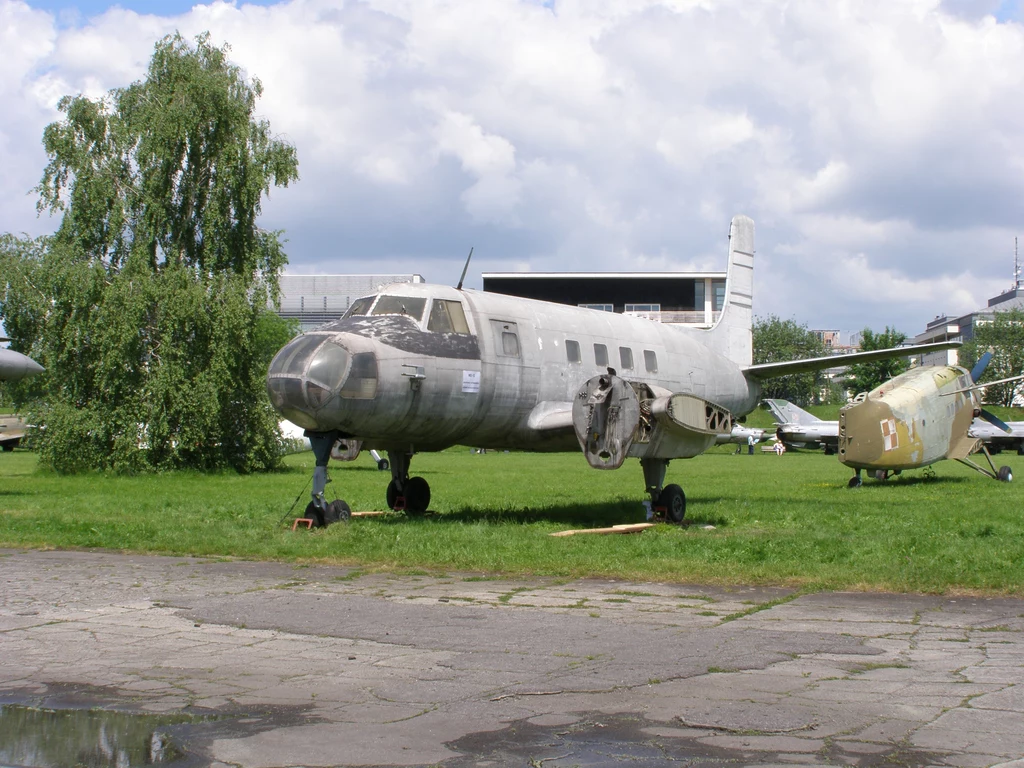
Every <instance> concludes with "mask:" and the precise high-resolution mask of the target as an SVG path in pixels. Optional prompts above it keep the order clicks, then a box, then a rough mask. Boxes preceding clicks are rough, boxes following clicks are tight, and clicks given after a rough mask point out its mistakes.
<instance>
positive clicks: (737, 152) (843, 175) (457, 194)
mask: <svg viewBox="0 0 1024 768" xmlns="http://www.w3.org/2000/svg"><path fill="white" fill-rule="evenodd" d="M175 30H178V31H180V32H181V33H182V34H183V35H185V36H186V37H194V36H195V35H197V34H199V33H201V32H203V31H209V32H210V34H211V38H212V40H213V41H214V42H215V43H217V44H220V43H228V44H229V45H230V47H231V53H230V56H231V58H232V60H233V61H234V62H235V63H237V64H239V65H240V66H242V67H243V68H244V70H245V71H246V72H247V73H248V74H249V75H250V76H254V77H258V78H259V79H260V81H261V82H262V84H263V87H264V93H263V97H262V99H261V100H260V101H259V103H258V105H257V114H258V116H259V117H263V118H266V119H267V120H269V121H270V124H271V126H272V129H273V131H274V132H275V133H276V134H277V135H278V136H279V137H280V138H283V139H285V140H287V141H289V142H291V143H292V144H294V145H295V147H296V149H297V152H298V156H299V173H300V176H301V178H300V181H299V182H297V183H296V184H294V185H292V186H289V187H288V188H275V189H273V190H272V192H271V194H270V196H269V198H268V199H266V200H265V201H264V204H263V215H262V217H261V220H260V221H261V225H262V226H264V227H266V228H268V229H280V230H284V237H285V238H286V240H287V243H286V251H287V253H288V256H289V262H290V263H289V267H288V271H289V272H291V273H293V274H310V273H320V274H336V273H376V274H381V273H399V274H402V273H419V274H422V275H423V276H424V277H425V278H426V279H427V280H428V281H430V282H438V283H447V284H455V283H456V282H457V281H458V279H459V275H460V273H461V270H462V266H463V262H464V260H465V255H466V253H467V252H468V251H469V249H470V247H471V246H472V247H473V248H474V256H473V264H472V265H471V267H470V274H469V276H467V280H466V285H467V286H468V287H479V286H480V283H481V281H480V273H481V272H485V271H535V272H545V271H588V270H593V271H616V272H621V271H632V272H650V271H673V270H679V271H690V270H715V271H721V270H724V269H725V260H726V252H727V235H728V231H729V221H730V219H731V217H732V216H733V215H734V214H738V213H742V214H746V215H748V216H750V217H752V218H753V219H754V221H755V225H756V236H755V243H756V260H755V276H754V279H755V297H754V311H755V314H756V315H758V316H761V317H765V316H767V315H769V314H775V315H778V316H780V317H782V318H784V319H794V320H796V321H797V322H799V323H801V324H805V325H807V326H808V327H810V328H831V329H839V330H857V329H860V328H864V327H865V326H867V327H871V328H873V329H875V330H881V329H882V328H884V327H885V326H887V325H891V326H894V327H896V328H897V329H898V330H901V331H903V332H904V333H906V334H908V335H909V336H911V337H912V336H913V335H915V334H916V333H919V332H921V331H923V330H924V326H925V324H926V323H927V322H928V321H929V320H931V319H932V318H934V317H935V316H936V315H939V314H949V315H956V314H961V313H966V312H969V311H971V310H974V309H976V308H979V307H982V306H985V304H986V303H987V299H988V298H990V297H991V296H994V295H996V294H998V293H1001V292H1002V291H1005V290H1007V289H1009V288H1010V287H1011V285H1012V279H1013V277H1012V271H1013V259H1014V238H1015V237H1017V236H1018V235H1022V236H1024V227H1022V225H1024V215H1022V214H1024V101H1022V99H1021V96H1022V93H1024V90H1022V85H1024V10H1022V2H1021V0H547V2H541V1H540V0H472V1H471V2H469V1H466V0H279V1H278V2H272V1H271V0H265V1H264V2H243V1H242V0H239V1H238V2H223V1H222V0H219V1H218V2H196V3H191V2H187V1H180V0H155V1H154V2H131V1H129V0H124V1H123V2H120V3H109V2H102V1H100V0H90V1H89V2H84V1H78V2H76V1H75V0H46V1H44V0H30V1H29V2H25V1H24V0H0V51H3V57H2V59H0V232H14V233H16V234H22V233H24V234H29V235H39V234H45V233H48V232H52V231H53V230H54V229H55V227H56V225H57V223H58V221H57V219H56V218H51V217H49V216H47V215H43V216H38V215H37V214H36V210H35V195H34V194H33V193H32V191H31V190H32V188H33V187H34V186H35V185H36V184H37V183H38V181H39V179H40V176H41V174H42V170H43V167H44V165H45V163H46V156H45V153H44V152H43V150H42V146H41V143H40V139H41V136H42V131H43V128H44V127H45V126H46V125H47V124H48V123H50V122H52V121H54V120H57V119H59V117H60V115H59V113H58V112H57V111H56V104H57V101H58V99H60V97H61V96H62V95H65V94H79V93H81V94H85V95H87V96H90V97H93V98H99V97H101V96H102V95H103V94H105V93H106V92H107V91H108V90H109V89H111V88H115V87H119V86H124V85H127V84H129V83H131V82H132V81H135V80H138V79H140V78H141V77H142V76H143V75H144V73H145V68H146V65H147V63H148V60H149V57H150V55H151V54H152V51H153V46H154V43H155V42H156V41H157V40H158V39H160V38H161V37H162V36H164V35H166V34H169V33H173V32H174V31H175ZM638 300H641V301H642V297H638Z"/></svg>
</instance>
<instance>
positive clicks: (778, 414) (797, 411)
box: [764, 399, 821, 425]
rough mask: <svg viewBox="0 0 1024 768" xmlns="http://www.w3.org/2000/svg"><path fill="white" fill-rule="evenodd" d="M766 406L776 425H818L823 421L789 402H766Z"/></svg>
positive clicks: (769, 400)
mask: <svg viewBox="0 0 1024 768" xmlns="http://www.w3.org/2000/svg"><path fill="white" fill-rule="evenodd" d="M764 402H765V405H767V406H768V410H770V411H771V412H772V418H774V419H775V423H776V424H805V425H806V424H817V423H818V422H819V421H821V419H819V418H818V417H817V416H815V415H814V414H813V413H808V412H807V411H805V410H804V409H803V408H799V407H797V406H795V405H793V404H792V403H791V402H789V400H771V399H768V400H765V401H764Z"/></svg>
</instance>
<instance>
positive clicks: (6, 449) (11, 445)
mask: <svg viewBox="0 0 1024 768" xmlns="http://www.w3.org/2000/svg"><path fill="white" fill-rule="evenodd" d="M0 448H3V449H4V452H6V453H10V452H11V451H13V450H14V443H4V444H3V445H0Z"/></svg>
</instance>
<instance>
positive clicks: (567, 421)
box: [526, 400, 572, 432]
mask: <svg viewBox="0 0 1024 768" xmlns="http://www.w3.org/2000/svg"><path fill="white" fill-rule="evenodd" d="M526 423H527V426H529V427H530V429H535V430H537V431H538V432H548V431H551V430H557V429H569V430H571V429H572V403H563V402H561V401H556V400H545V401H543V402H540V403H537V405H535V406H534V408H533V410H532V411H530V417H529V418H528V419H527V421H526Z"/></svg>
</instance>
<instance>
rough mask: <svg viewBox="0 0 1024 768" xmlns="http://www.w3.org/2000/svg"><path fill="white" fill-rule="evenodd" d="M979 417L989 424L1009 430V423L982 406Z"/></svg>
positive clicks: (1005, 430)
mask: <svg viewBox="0 0 1024 768" xmlns="http://www.w3.org/2000/svg"><path fill="white" fill-rule="evenodd" d="M981 418H983V419H984V420H985V421H987V422H988V423H989V424H994V425H996V426H997V427H999V428H1000V429H1001V430H1003V432H1010V431H1011V430H1010V425H1009V424H1007V423H1006V422H1005V421H1003V420H1002V419H1000V418H999V417H998V416H996V415H995V414H994V413H992V412H990V411H986V410H985V409H984V408H982V409H981Z"/></svg>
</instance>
